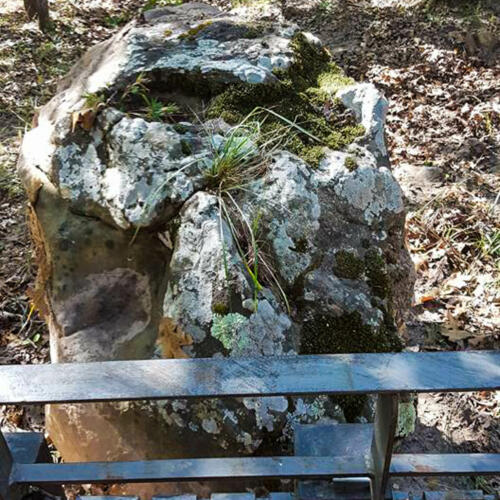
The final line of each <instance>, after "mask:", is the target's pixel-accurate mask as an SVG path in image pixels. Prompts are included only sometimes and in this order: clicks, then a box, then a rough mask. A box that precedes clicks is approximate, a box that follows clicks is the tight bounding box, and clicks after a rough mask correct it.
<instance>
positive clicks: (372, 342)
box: [300, 311, 402, 422]
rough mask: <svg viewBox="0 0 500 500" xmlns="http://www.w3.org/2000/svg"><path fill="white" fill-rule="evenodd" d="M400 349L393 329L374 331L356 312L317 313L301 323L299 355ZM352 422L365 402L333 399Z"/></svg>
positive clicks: (386, 326)
mask: <svg viewBox="0 0 500 500" xmlns="http://www.w3.org/2000/svg"><path fill="white" fill-rule="evenodd" d="M401 348H402V345H401V341H400V340H399V338H398V336H397V334H396V330H395V328H394V327H393V326H390V322H389V321H387V322H384V323H383V324H382V325H381V326H380V327H379V328H378V329H375V328H372V327H371V326H369V325H367V324H365V323H364V322H363V319H362V318H361V315H360V314H359V312H357V311H353V312H350V313H344V314H343V315H341V316H333V315H328V314H318V315H316V316H315V317H313V318H312V319H311V320H310V321H306V322H304V326H303V329H302V345H301V352H300V353H301V354H332V353H357V352H392V351H400V350H401ZM333 400H334V401H335V402H336V403H337V404H339V405H340V406H341V407H342V409H343V410H344V414H345V417H346V419H347V420H348V421H349V422H352V421H353V420H354V419H355V418H356V417H357V416H359V415H360V414H361V412H362V410H363V407H364V405H365V403H366V397H365V396H341V397H336V398H333Z"/></svg>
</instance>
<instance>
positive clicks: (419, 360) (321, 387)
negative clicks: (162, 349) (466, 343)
mask: <svg viewBox="0 0 500 500" xmlns="http://www.w3.org/2000/svg"><path fill="white" fill-rule="evenodd" d="M33 380H36V381H37V382H36V384H34V383H33ZM103 380H105V381H106V383H105V384H104V383H103ZM0 381H1V382H0V404H22V403H65V402H85V401H123V400H137V399H168V398H178V397H229V396H259V395H260V396H273V395H283V394H287V395H306V394H357V393H390V392H392V393H395V392H442V391H449V392H451V391H469V390H476V389H483V390H497V389H500V351H499V352H496V351H481V352H472V351H468V352H433V353H409V352H405V353H392V354H389V353H384V354H332V355H321V356H286V357H258V358H229V359H213V358H210V359H169V360H148V361H108V362H98V363H82V364H76V363H71V364H54V365H27V366H26V365H23V366H19V365H18V366H12V365H10V366H0Z"/></svg>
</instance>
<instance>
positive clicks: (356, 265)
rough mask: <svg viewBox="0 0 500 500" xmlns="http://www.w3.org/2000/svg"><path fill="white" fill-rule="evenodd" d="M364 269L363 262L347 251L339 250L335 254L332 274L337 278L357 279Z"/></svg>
mask: <svg viewBox="0 0 500 500" xmlns="http://www.w3.org/2000/svg"><path fill="white" fill-rule="evenodd" d="M364 269H365V265H364V263H363V261H362V260H361V259H360V258H358V257H356V255H354V253H352V252H348V251H347V250H339V251H338V252H337V253H336V254H335V264H334V265H333V272H334V273H335V274H336V275H337V276H338V277H339V278H347V279H351V280H355V279H358V278H359V277H360V276H361V275H362V274H363V271H364Z"/></svg>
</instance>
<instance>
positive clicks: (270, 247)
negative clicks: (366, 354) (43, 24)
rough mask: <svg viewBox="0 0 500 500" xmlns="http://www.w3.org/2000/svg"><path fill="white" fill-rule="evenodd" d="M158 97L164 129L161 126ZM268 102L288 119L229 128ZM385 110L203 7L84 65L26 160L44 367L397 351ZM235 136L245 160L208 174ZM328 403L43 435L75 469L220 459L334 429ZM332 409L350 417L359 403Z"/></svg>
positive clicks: (149, 415) (115, 416)
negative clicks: (113, 461)
mask: <svg viewBox="0 0 500 500" xmlns="http://www.w3.org/2000/svg"><path fill="white" fill-rule="evenodd" d="M304 54H305V55H306V56H307V57H305V55H304ZM308 65H310V67H309V66H308ZM144 77H147V79H148V80H147V81H148V86H147V88H146V86H145V85H144V86H141V85H142V84H141V83H140V82H142V81H145V80H144ZM146 93H147V94H148V95H149V97H147V99H146V98H144V95H145V94H146ZM141 96H142V100H143V101H144V102H143V101H141ZM153 97H154V98H155V99H158V101H159V102H160V101H162V102H164V103H165V102H175V103H176V105H177V107H176V108H175V109H176V110H177V111H173V112H171V113H170V114H168V113H166V112H164V111H161V112H160V113H159V114H158V113H157V114H156V115H154V114H153V113H152V111H151V110H152V105H151V101H152V99H153ZM256 99H262V102H260V101H259V100H256ZM273 99H274V100H275V101H276V103H277V104H279V103H281V104H280V105H281V106H282V107H281V108H279V112H280V113H283V114H286V113H287V111H288V109H291V110H292V111H290V113H292V114H289V115H288V116H285V117H284V118H283V117H278V118H277V112H274V114H273V113H271V112H269V111H267V112H266V111H264V112H263V113H264V114H265V116H266V119H262V120H261V122H259V127H261V129H262V131H261V132H258V133H256V132H255V123H254V122H252V123H253V124H254V125H253V127H254V128H253V129H252V132H251V140H247V139H248V138H247V137H245V134H246V133H247V132H248V134H250V132H249V129H250V126H249V125H248V121H247V122H245V123H246V124H245V126H243V125H241V124H238V123H235V122H234V120H236V119H238V120H241V116H245V115H246V113H247V112H248V109H249V107H250V108H253V107H256V106H259V105H260V104H262V103H272V102H273ZM90 100H93V102H94V104H93V105H91V104H89V101H90ZM146 101H147V104H148V105H149V111H148V110H147V109H146V110H144V109H143V108H144V107H146V108H147V107H148V106H146ZM96 102H97V103H98V104H97V105H96V104H95V103H96ZM213 103H216V105H214V104H213ZM225 103H226V104H227V106H228V107H227V108H223V106H224V104H225ZM283 103H284V104H283ZM239 105H241V111H238V106H239ZM263 105H264V104H263ZM221 106H222V108H221ZM207 107H208V110H207V112H206V113H204V111H203V110H204V109H205V108H207ZM178 109H181V110H182V111H179V110H178ZM386 109H387V101H386V100H385V99H384V98H383V96H382V95H381V94H380V93H379V92H378V91H377V90H376V89H375V87H373V86H372V85H370V84H366V83H365V84H361V85H358V84H355V83H354V82H352V81H349V80H348V79H346V78H345V76H343V75H341V74H340V73H339V72H338V71H337V70H336V69H335V68H334V66H333V65H331V63H329V62H328V61H327V55H326V52H324V51H323V49H322V48H321V45H320V43H319V41H318V40H317V39H315V38H314V37H312V36H310V35H304V34H299V33H296V30H295V29H294V27H292V26H271V25H267V24H265V23H259V24H249V23H243V22H241V21H238V20H237V19H235V18H233V17H231V16H230V15H225V16H223V15H221V14H220V13H218V12H217V11H216V10H214V8H213V7H207V6H203V5H202V4H193V5H191V4H185V5H183V6H180V7H175V8H174V7H172V8H163V9H158V10H154V11H149V12H148V13H146V15H145V19H144V20H142V21H135V22H133V23H131V24H130V25H128V26H126V27H125V28H124V29H123V30H122V31H121V32H120V33H118V34H117V35H116V36H115V37H113V38H112V39H110V40H109V41H106V42H104V43H102V44H100V45H98V46H96V47H94V48H93V49H91V50H90V51H89V52H88V53H87V54H86V55H84V56H83V58H82V59H81V61H79V62H78V63H77V64H76V65H75V67H74V68H73V69H72V70H71V72H70V73H69V75H68V76H67V77H66V79H65V80H64V81H63V82H62V84H61V86H60V88H59V92H58V94H57V95H56V96H55V97H54V98H53V100H52V101H51V102H49V103H48V104H47V105H46V106H45V107H44V108H43V109H42V110H41V113H40V115H39V117H38V126H37V127H36V128H34V129H33V130H31V131H30V132H29V133H28V134H27V135H26V137H25V139H24V142H23V148H22V154H21V158H20V162H19V171H20V173H21V175H22V177H23V179H24V184H25V186H26V189H27V191H28V193H29V198H30V204H31V207H32V226H33V233H34V236H35V241H36V243H37V245H38V251H39V257H40V259H39V260H40V276H39V282H38V285H39V286H38V293H37V294H36V297H35V298H36V299H37V301H38V304H39V306H40V308H41V309H42V310H43V312H44V313H45V316H46V319H47V321H48V323H49V327H50V334H51V349H52V351H51V352H52V360H53V362H72V361H75V362H81V361H90V360H105V359H125V358H127V359H130V358H154V357H174V356H177V357H182V356H184V357H187V356H193V357H211V356H250V355H258V356H260V355H262V356H268V355H296V354H300V353H334V352H356V351H357V352H359V351H388V350H394V349H398V348H399V340H398V336H397V324H398V322H399V321H400V318H401V316H402V314H403V313H404V310H405V308H406V307H407V305H408V303H409V300H410V298H411V293H412V285H413V281H412V280H413V278H412V268H411V261H410V259H409V256H408V254H407V251H406V249H405V247H404V237H403V231H404V217H405V214H404V207H403V199H402V193H401V190H400V188H399V186H398V183H397V182H396V180H395V179H394V177H393V175H392V173H391V170H390V166H389V161H388V156H387V150H386V146H385V140H384V119H385V112H386ZM191 110H194V111H195V113H193V112H191ZM238 112H240V113H241V114H238ZM266 113H267V114H266ZM261 116H262V115H261ZM302 117H305V118H304V120H302ZM162 118H163V119H162ZM222 118H223V119H222ZM296 119H297V120H296ZM224 120H226V121H228V122H230V123H226V121H224ZM232 120H233V122H231V121H232ZM273 120H274V121H273ZM244 121H245V120H244ZM293 121H297V123H300V128H299V127H297V126H296V125H290V123H291V122H293ZM266 127H268V128H266ZM272 127H274V128H272ZM280 127H281V128H280ZM283 127H284V128H283ZM308 127H311V128H310V130H311V131H310V132H309V131H308V130H307V129H308ZM330 127H331V128H330ZM235 130H237V131H238V134H236V135H235ZM259 130H260V129H259ZM276 130H277V131H278V132H277V133H276V132H273V131H276ZM265 131H269V132H265ZM266 133H269V134H274V135H272V137H274V138H276V137H280V136H285V137H286V138H287V140H286V141H285V140H282V139H276V142H275V143H274V145H273V147H272V148H266V140H267V139H266V140H263V136H265V134H266ZM259 134H260V135H259ZM235 136H236V137H237V138H238V140H239V141H240V142H241V141H242V142H241V144H243V145H244V147H245V148H249V149H248V151H246V150H245V151H246V152H245V153H244V154H243V159H242V160H240V161H239V163H238V161H237V162H236V163H232V164H231V165H232V166H231V168H232V169H233V170H232V171H230V175H229V176H228V177H226V178H223V177H222V174H221V173H220V171H219V173H218V174H216V175H214V174H213V172H214V169H215V167H220V165H221V157H223V155H227V154H228V153H227V150H228V149H229V148H230V147H232V148H235V146H234V140H235V139H234V138H235ZM266 137H269V136H266ZM288 139H290V140H288ZM231 141H233V142H231ZM241 144H240V146H238V147H237V148H236V152H241V151H242V149H241V148H242V146H241ZM224 151H226V152H225V153H224ZM233 153H234V150H233ZM249 158H251V161H248V159H249ZM256 158H258V161H255V159H256ZM223 159H224V160H226V159H227V157H223ZM252 162H253V163H252ZM245 168H248V170H245ZM235 172H236V174H238V175H239V177H238V176H237V181H234V180H233V181H232V182H233V184H231V185H230V186H229V187H228V185H227V183H228V182H231V179H232V178H231V175H233V174H234V173H235ZM214 177H215V178H216V179H215V180H216V181H217V182H215V183H214ZM242 179H243V180H242ZM224 183H225V184H224ZM257 264H258V265H257ZM103 383H105V381H103ZM337 403H339V401H332V400H330V398H327V397H324V398H315V399H311V400H307V401H306V400H303V399H300V398H299V399H294V400H291V399H290V400H288V399H287V398H283V397H276V398H263V399H256V398H247V399H244V400H234V401H225V402H221V401H199V402H188V401H182V400H179V401H170V402H161V403H133V404H125V403H124V404H116V405H109V404H102V405H93V406H81V405H80V406H79V405H72V406H69V407H53V408H52V409H51V410H50V411H49V414H48V415H49V416H48V424H49V432H51V435H52V436H51V437H52V439H53V441H54V443H55V445H56V446H57V447H58V448H59V450H60V451H61V453H62V455H63V456H64V457H65V458H66V459H68V460H74V459H79V458H84V459H92V460H99V459H110V458H122V459H132V458H140V457H146V458H154V457H159V456H165V454H166V453H167V454H168V455H169V456H207V455H215V456H217V455H225V454H226V455H234V454H236V453H254V452H261V451H265V450H266V449H268V447H269V446H270V444H274V446H275V445H276V443H281V446H283V448H286V446H287V438H288V436H289V433H290V429H291V426H292V424H293V422H296V421H317V420H320V419H325V418H338V419H342V418H343V415H342V409H341V407H339V406H338V404H337ZM351 403H352V402H351ZM340 404H341V406H342V407H343V409H344V410H345V411H346V413H347V416H348V417H354V416H355V415H356V414H359V412H360V410H361V406H362V401H361V402H360V401H358V402H357V404H355V405H354V407H355V410H352V408H353V405H352V404H350V405H349V408H348V407H347V406H345V405H344V406H343V403H342V401H340ZM85 437H88V438H89V439H84V438H85ZM97 440H98V441H99V442H100V443H101V445H99V446H96V441H97ZM166 450H168V451H166Z"/></svg>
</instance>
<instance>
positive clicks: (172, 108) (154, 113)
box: [142, 94, 180, 121]
mask: <svg viewBox="0 0 500 500" xmlns="http://www.w3.org/2000/svg"><path fill="white" fill-rule="evenodd" d="M142 98H143V99H144V102H145V103H146V116H147V117H148V118H149V119H150V120H153V121H162V120H163V119H164V118H165V117H167V116H170V115H175V114H176V113H179V111H180V109H179V106H177V104H175V103H173V102H170V103H168V104H166V105H165V104H164V103H163V102H161V101H160V100H159V99H157V98H156V97H148V96H147V95H146V94H143V95H142Z"/></svg>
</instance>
